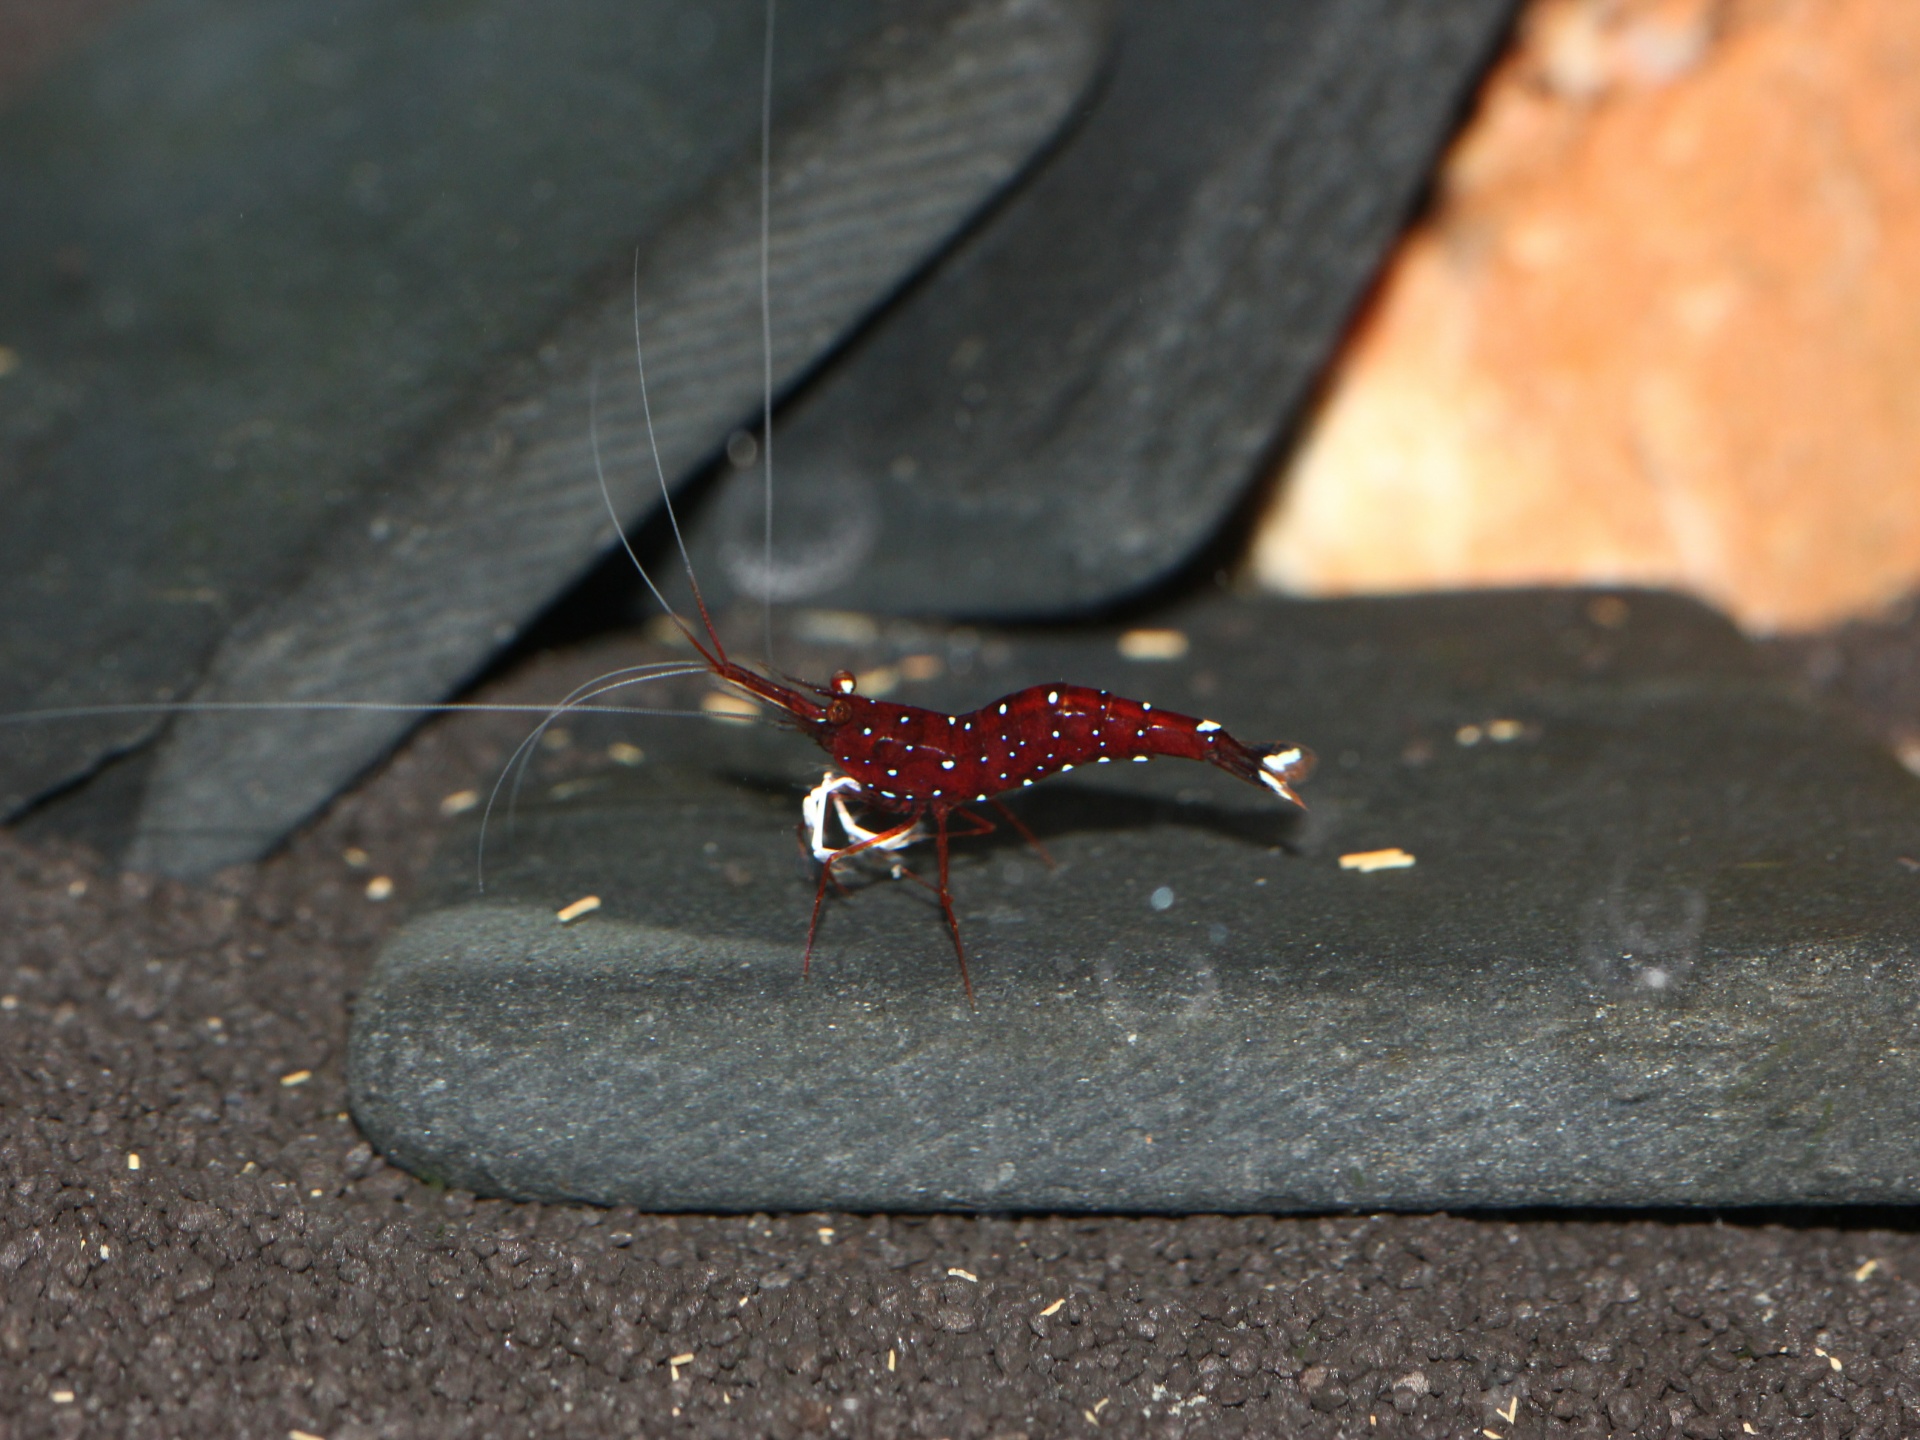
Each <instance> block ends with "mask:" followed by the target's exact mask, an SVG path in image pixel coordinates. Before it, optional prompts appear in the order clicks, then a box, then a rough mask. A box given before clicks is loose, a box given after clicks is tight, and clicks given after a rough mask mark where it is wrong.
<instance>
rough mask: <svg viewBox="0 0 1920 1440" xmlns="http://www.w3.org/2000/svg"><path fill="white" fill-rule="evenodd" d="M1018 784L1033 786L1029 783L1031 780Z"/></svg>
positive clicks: (1031, 782)
mask: <svg viewBox="0 0 1920 1440" xmlns="http://www.w3.org/2000/svg"><path fill="white" fill-rule="evenodd" d="M1020 783H1021V784H1022V785H1031V784H1033V781H1031V780H1022V781H1021V782H1020Z"/></svg>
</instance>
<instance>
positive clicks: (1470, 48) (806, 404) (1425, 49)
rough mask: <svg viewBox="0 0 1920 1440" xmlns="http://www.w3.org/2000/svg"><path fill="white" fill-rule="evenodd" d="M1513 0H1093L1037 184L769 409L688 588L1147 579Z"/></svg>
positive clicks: (1413, 180) (1349, 284)
mask: <svg viewBox="0 0 1920 1440" xmlns="http://www.w3.org/2000/svg"><path fill="white" fill-rule="evenodd" d="M1511 9H1512V6H1511V4H1510V3H1509V0H1465V3H1461V0H1455V3H1451V4H1446V5H1433V4H1428V3H1424V0H1291V3H1287V4H1282V5H1275V4H1272V3H1268V0H1198V3H1189V4H1182V5H1167V4H1165V3H1162V0H1131V3H1125V4H1122V5H1121V6H1120V7H1119V18H1118V24H1119V29H1120V36H1119V43H1118V47H1117V54H1116V59H1115V63H1114V66H1113V69H1112V72H1111V74H1110V75H1109V76H1108V77H1107V80H1106V83H1105V84H1104V85H1103V87H1102V88H1101V90H1100V92H1099V94H1098V96H1097V97H1096V99H1095V101H1094V103H1093V105H1092V106H1091V108H1090V110H1089V112H1088V114H1087V115H1086V116H1085V118H1084V120H1083V121H1082V122H1081V123H1080V124H1079V125H1078V126H1077V127H1076V129H1075V131H1074V133H1073V134H1072V136H1071V138H1070V139H1069V140H1068V141H1067V142H1066V143H1065V144H1064V145H1062V146H1061V148H1060V150H1059V152H1058V153H1057V154H1056V155H1055V156H1054V157H1052V159H1051V160H1049V162H1048V163H1047V165H1046V166H1045V168H1044V169H1043V170H1042V171H1040V172H1039V173H1038V174H1037V175H1036V177H1035V178H1034V180H1033V181H1032V183H1030V184H1028V185H1026V186H1023V187H1022V189H1021V190H1020V191H1019V192H1018V193H1017V194H1016V195H1014V196H1013V197H1011V199H1010V200H1009V201H1008V203H1007V204H1006V205H1005V206H1004V207H1003V209H1002V210H1001V211H1000V212H999V213H997V214H996V215H995V217H994V219H993V222H992V224H990V225H988V226H986V227H984V228H982V229H981V230H980V231H978V232H977V233H975V234H973V235H972V236H970V237H969V238H967V239H966V240H965V241H964V242H963V243H962V244H961V245H960V246H959V247H958V248H957V250H956V252H955V253H954V254H953V255H952V256H951V257H950V258H949V259H948V260H946V261H944V262H943V263H942V265H941V267H940V269H939V271H938V272H937V273H936V274H935V275H934V276H933V277H932V278H931V279H930V280H929V281H928V282H927V283H926V284H925V285H923V286H921V287H919V288H918V289H917V290H916V291H915V292H914V293H913V294H912V295H911V296H909V297H908V299H907V300H906V302H905V303H904V304H902V305H901V306H900V307H899V308H898V309H897V310H896V311H894V312H891V313H890V314H889V315H888V317H887V319H886V323H885V324H884V325H882V326H879V327H877V328H876V329H875V330H874V331H873V332H872V333H871V334H870V335H868V336H866V337H865V339H864V340H863V341H862V342H861V343H860V345H859V346H858V347H857V348H856V349H855V350H854V352H853V353H852V354H850V355H849V356H848V357H847V359H846V360H845V361H844V362H843V363H841V364H839V365H837V366H836V367H835V368H834V369H833V371H832V372H831V373H830V374H829V375H827V376H826V377H824V378H823V380H822V382H821V383H820V385H819V386H818V387H817V389H815V390H814V391H813V392H812V393H810V394H808V395H806V396H804V397H803V398H802V399H801V400H800V401H799V402H797V403H796V404H795V406H794V407H793V409H792V411H791V413H790V415H789V416H788V417H787V418H785V419H784V421H783V424H782V427H781V431H780V435H779V437H778V452H779V456H780V466H781V484H780V502H779V514H780V516H781V526H780V535H779V541H778V548H777V551H776V554H775V556H774V561H773V568H772V570H771V571H770V572H769V571H768V569H767V565H766V561H765V559H764V552H763V546H762V540H761V507H760V503H759V496H758V493H757V491H756V490H755V488H754V486H753V484H752V481H751V477H735V478H734V479H733V480H732V482H731V483H730V484H728V485H727V486H725V487H724V488H723V492H722V494H721V495H720V496H718V497H717V500H716V503H715V505H714V507H713V509H712V511H711V512H710V514H709V515H708V516H707V517H705V518H704V520H703V523H702V524H701V525H700V527H699V529H700V533H701V537H702V539H701V544H700V548H699V551H698V555H699V558H700V560H701V562H702V563H701V573H702V575H703V576H704V577H706V579H707V583H709V584H710V585H713V586H716V587H717V586H718V585H719V584H720V583H721V582H722V580H723V579H724V581H725V583H726V584H727V585H729V586H731V587H733V588H734V589H735V590H737V591H739V592H741V593H744V594H746V595H749V596H753V597H759V596H761V595H765V594H771V595H772V596H773V598H775V599H776V600H782V601H788V602H794V601H799V602H805V603H812V604H830V605H837V606H845V607H849V608H856V609H872V610H879V611H886V612H890V613H895V614H925V615H946V616H955V615H964V616H972V617H976V618H978V617H1000V618H1005V617H1013V618H1032V617H1036V616H1043V615H1056V616H1057V615H1061V614H1064V613H1073V612H1086V611H1089V610H1093V609H1096V608H1099V607H1102V606H1106V605H1110V604H1112V603H1113V602H1114V601H1115V600H1116V599H1118V598H1120V597H1122V596H1126V595H1130V594H1133V593H1135V592H1137V591H1140V590H1142V589H1143V588H1145V587H1147V586H1149V585H1151V584H1153V583H1154V582H1157V581H1160V580H1162V579H1164V578H1166V577H1167V576H1168V575H1169V573H1170V572H1173V571H1175V570H1176V569H1178V568H1179V567H1180V566H1182V565H1183V564H1185V563H1186V562H1188V561H1189V560H1191V559H1192V558H1193V556H1194V554H1195V552H1196V551H1198V550H1199V549H1200V548H1201V547H1202V546H1203V545H1204V544H1205V543H1206V542H1207V541H1208V540H1209V539H1211V538H1212V537H1213V536H1214V535H1215V534H1216V533H1217V532H1218V531H1219V529H1220V527H1221V525H1222V523H1223V521H1224V520H1225V518H1226V517H1227V515H1228V514H1229V512H1230V511H1231V510H1232V509H1233V508H1234V506H1235V505H1236V504H1238V503H1239V502H1240V501H1241V500H1242V499H1243V497H1244V496H1245V495H1246V493H1247V491H1248V488H1249V486H1250V485H1251V484H1252V483H1253V482H1254V481H1255V480H1256V479H1257V478H1258V477H1259V476H1260V475H1261V474H1262V473H1263V471H1264V470H1265V469H1266V468H1269V467H1270V466H1271V465H1272V463H1273V460H1274V451H1275V448H1276V445H1277V443H1278V439H1279V437H1280V436H1281V434H1282V433H1283V431H1284V430H1285V429H1286V427H1287V426H1288V425H1289V424H1290V423H1291V421H1292V418H1293V416H1294V415H1295V413H1296V411H1297V410H1298V409H1299V407H1300V406H1301V405H1302V403H1303V402H1304V400H1305V398H1306V397H1307V395H1308V393H1309V392H1310V390H1311V388H1312V386H1313V384H1314V382H1315V380H1316V378H1317V377H1318V375H1319V374H1320V371H1321V369H1322V367H1323V366H1324V365H1325V363H1326V361H1327V359H1328V357H1329V356H1330V355H1331V354H1332V352H1333V349H1334V346H1335V344H1336V343H1337V341H1338V339H1339V336H1340V334H1341V332H1342V329H1343V328H1344V326H1345V325H1346V323H1347V320H1348V318H1349V316H1350V315H1351V313H1352V311H1353V309H1354V307H1355V306H1356V305H1357V304H1358V303H1359V301H1360V298H1361V297H1362V295H1363V294H1364V293H1365V292H1366V289H1367V287H1368V285H1369V284H1370V283H1371V282H1372V279H1373V276H1374V273H1375V271H1376V269H1377V267H1378V266H1379V264H1380V262H1381V260H1382V258H1383V257H1384V256H1385V254H1386V253H1387V250H1388V248H1389V247H1390V246H1391V244H1392V242H1393V240H1394V238H1395V236H1396V235H1397V234H1398V232H1399V230H1400V228H1401V226H1402V224H1403V223H1404V222H1405V219H1406V217H1407V215H1408V213H1409V212H1410V210H1411V209H1412V207H1413V205H1414V203H1415V201H1416V198H1417V197H1418V196H1419V194H1420V192H1421V190H1422V188H1423V187H1424V186H1425V184H1426V183H1427V177H1428V175H1429V173H1430V170H1431V167H1432V164H1433V161H1434V158H1435V157H1436V155H1437V153H1438V151H1439V149H1440V147H1441V145H1442V144H1443V143H1444V142H1445V140H1446V139H1447V138H1448V136H1449V135H1450V133H1451V131H1452V129H1453V126H1454V123H1455V121H1456V119H1457V117H1458V115H1459V114H1460V111H1461V107H1462V106H1463V104H1464V102H1465V99H1466V97H1467V95H1468V93H1469V91H1470V89H1471V87H1472V85H1473V83H1474V82H1475V80H1477V78H1478V76H1479V74H1480V72H1481V69H1482V67H1483V65H1484V64H1485V62H1486V60H1487V59H1488V57H1489V56H1490V55H1491V54H1492V52H1493V49H1494V46H1495V43H1496V42H1497V40H1498V38H1499V37H1500V35H1501V34H1502V32H1503V30H1504V27H1505V25H1506V22H1507V17H1508V15H1509V14H1510V12H1511Z"/></svg>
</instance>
